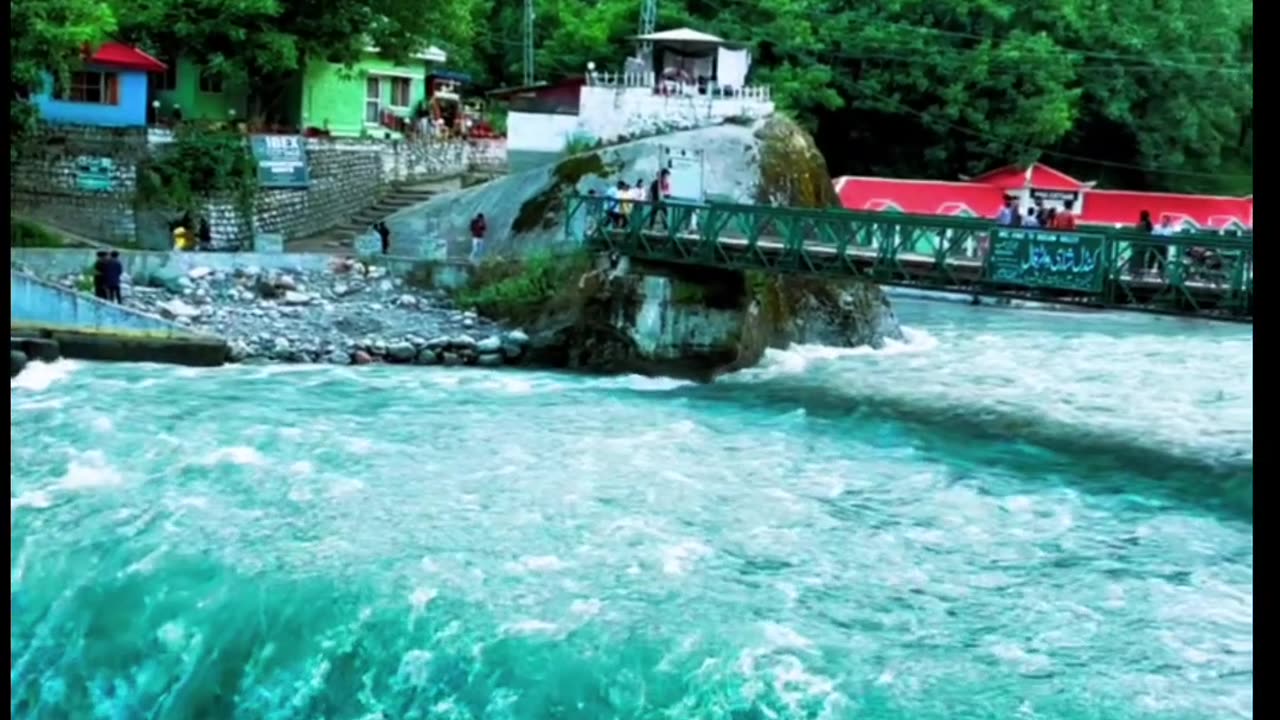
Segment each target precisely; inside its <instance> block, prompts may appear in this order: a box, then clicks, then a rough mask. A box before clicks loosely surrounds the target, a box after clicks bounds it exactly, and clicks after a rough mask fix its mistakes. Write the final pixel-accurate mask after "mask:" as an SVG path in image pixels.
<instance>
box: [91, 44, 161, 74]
mask: <svg viewBox="0 0 1280 720" xmlns="http://www.w3.org/2000/svg"><path fill="white" fill-rule="evenodd" d="M89 62H91V63H93V64H94V65H106V66H108V67H116V68H124V69H126V70H138V71H141V72H149V73H152V72H164V71H165V70H168V69H169V67H168V66H167V65H165V64H164V63H162V62H160V61H159V60H157V59H155V58H153V57H151V56H150V55H148V54H146V53H144V52H142V51H141V50H139V49H137V48H135V47H130V46H128V45H125V44H124V43H117V42H109V43H107V44H106V45H103V46H102V47H100V48H98V52H96V53H94V54H93V55H92V56H91V57H90V58H89Z"/></svg>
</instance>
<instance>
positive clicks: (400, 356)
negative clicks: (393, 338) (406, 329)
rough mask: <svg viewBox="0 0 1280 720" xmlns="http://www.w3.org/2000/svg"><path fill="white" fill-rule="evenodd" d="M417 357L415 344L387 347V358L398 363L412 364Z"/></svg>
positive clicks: (400, 343) (399, 343) (395, 344)
mask: <svg viewBox="0 0 1280 720" xmlns="http://www.w3.org/2000/svg"><path fill="white" fill-rule="evenodd" d="M415 355H417V351H416V350H415V349H414V347H413V343H409V342H397V343H392V344H390V345H388V346H387V357H388V358H390V359H391V360H394V361H396V362H411V361H413V359H414V356H415Z"/></svg>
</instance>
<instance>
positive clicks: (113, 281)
mask: <svg viewBox="0 0 1280 720" xmlns="http://www.w3.org/2000/svg"><path fill="white" fill-rule="evenodd" d="M123 276H124V264H123V263H121V262H120V253H119V252H118V251H116V250H112V251H110V252H107V251H106V250H99V251H98V258H97V260H95V261H94V263H93V294H94V296H96V297H97V298H98V299H99V300H107V301H110V302H117V303H118V302H121V298H120V278H121V277H123Z"/></svg>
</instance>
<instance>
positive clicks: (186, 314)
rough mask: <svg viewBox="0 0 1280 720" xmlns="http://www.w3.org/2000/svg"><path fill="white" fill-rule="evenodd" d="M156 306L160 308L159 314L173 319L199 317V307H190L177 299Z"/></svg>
mask: <svg viewBox="0 0 1280 720" xmlns="http://www.w3.org/2000/svg"><path fill="white" fill-rule="evenodd" d="M156 307H157V309H159V310H160V314H161V315H164V316H165V317H168V318H173V319H175V320H181V319H184V318H185V319H188V320H189V319H191V318H197V317H200V313H201V312H202V311H201V310H200V308H197V307H192V306H191V305H188V304H187V303H185V302H183V301H181V300H178V299H173V300H169V301H168V302H162V303H160V304H159V305H157V306H156Z"/></svg>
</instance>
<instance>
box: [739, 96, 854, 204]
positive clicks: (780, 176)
mask: <svg viewBox="0 0 1280 720" xmlns="http://www.w3.org/2000/svg"><path fill="white" fill-rule="evenodd" d="M755 137H756V140H758V141H759V142H760V184H759V186H758V190H757V197H756V202H758V203H760V204H762V205H778V206H784V207H800V208H832V207H839V206H840V198H839V197H837V196H836V192H835V188H834V186H833V185H832V183H831V175H830V173H829V172H828V171H827V161H826V159H825V158H823V157H822V153H821V152H820V151H819V150H818V146H817V144H815V143H814V142H813V138H812V137H810V136H809V134H808V133H807V132H805V131H804V129H803V128H801V127H800V126H799V125H796V124H795V123H794V122H792V121H791V120H788V119H786V118H784V117H781V116H774V117H771V118H769V119H768V120H766V121H765V122H764V123H763V124H762V125H761V126H760V128H759V129H757V130H756V132H755Z"/></svg>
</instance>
